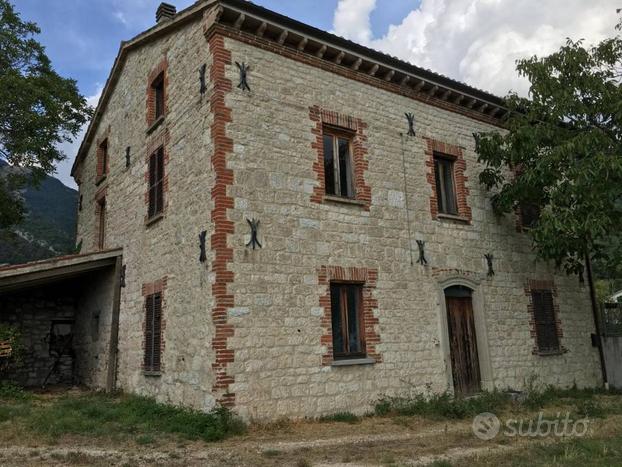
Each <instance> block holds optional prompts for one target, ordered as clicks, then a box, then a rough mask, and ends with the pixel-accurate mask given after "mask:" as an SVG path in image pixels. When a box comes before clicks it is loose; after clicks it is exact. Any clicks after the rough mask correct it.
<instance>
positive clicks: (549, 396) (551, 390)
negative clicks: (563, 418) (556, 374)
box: [374, 386, 622, 420]
mask: <svg viewBox="0 0 622 467" xmlns="http://www.w3.org/2000/svg"><path fill="white" fill-rule="evenodd" d="M615 394H619V392H618V391H606V390H604V389H593V388H592V389H578V388H576V387H572V388H569V389H559V388H555V387H552V386H550V387H546V388H544V389H541V390H536V389H529V390H528V391H526V392H525V394H524V397H522V398H521V399H520V400H518V401H512V399H511V397H510V396H509V395H508V394H507V393H505V392H501V391H484V392H482V393H481V394H478V395H477V396H473V397H468V398H460V397H453V395H451V394H450V393H443V394H433V395H430V396H424V395H415V396H412V397H384V398H382V399H380V400H379V401H378V402H377V404H376V406H375V410H374V411H375V414H376V415H380V416H386V415H392V416H396V415H397V416H413V415H419V416H423V417H427V418H432V419H450V420H452V419H453V420H457V419H465V418H470V417H473V416H475V415H477V414H480V413H482V412H491V413H500V412H503V411H504V410H507V409H510V408H511V409H515V410H539V409H542V408H544V407H547V406H553V405H559V404H569V403H570V404H572V403H574V404H575V412H576V415H579V416H580V417H588V418H603V417H604V415H605V408H603V407H602V405H601V404H600V403H599V402H598V401H597V400H595V399H594V398H595V396H598V395H615ZM607 412H614V413H622V406H618V407H608V408H607Z"/></svg>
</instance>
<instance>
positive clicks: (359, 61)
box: [351, 57, 363, 71]
mask: <svg viewBox="0 0 622 467" xmlns="http://www.w3.org/2000/svg"><path fill="white" fill-rule="evenodd" d="M361 63H363V59H362V58H360V57H359V58H357V59H356V62H354V63H353V64H352V66H351V68H352V69H353V70H354V71H357V70H358V69H359V68H360V67H361Z"/></svg>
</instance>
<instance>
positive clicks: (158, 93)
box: [153, 75, 164, 118]
mask: <svg viewBox="0 0 622 467" xmlns="http://www.w3.org/2000/svg"><path fill="white" fill-rule="evenodd" d="M153 92H154V94H155V96H154V97H155V118H158V117H161V116H162V115H164V76H162V75H160V76H159V77H158V78H157V79H156V80H155V81H154V83H153Z"/></svg>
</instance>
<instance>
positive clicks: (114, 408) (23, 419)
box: [0, 393, 245, 444]
mask: <svg viewBox="0 0 622 467" xmlns="http://www.w3.org/2000/svg"><path fill="white" fill-rule="evenodd" d="M3 421H4V422H6V421H10V422H11V423H18V424H20V425H21V426H23V427H24V428H25V429H26V430H28V431H29V432H32V433H36V434H40V435H44V436H46V437H47V438H48V439H50V440H56V439H58V438H59V437H61V436H63V435H82V436H88V437H124V436H126V437H132V438H135V440H136V442H137V443H139V444H150V443H152V442H154V441H155V438H154V437H155V436H157V435H159V434H174V435H178V436H180V437H182V438H185V439H190V440H197V439H202V440H204V441H218V440H221V439H223V438H225V437H228V436H231V435H235V434H239V433H242V432H243V431H244V430H245V425H244V424H243V423H242V422H241V421H240V420H239V419H238V418H237V417H235V416H234V415H233V414H232V413H231V412H229V411H228V410H226V409H217V410H214V411H213V412H210V413H203V412H200V411H197V410H192V409H188V408H182V407H174V406H171V405H166V404H160V403H157V402H156V401H155V400H153V399H150V398H147V397H140V396H133V395H106V394H99V393H92V394H87V395H78V396H76V395H66V396H63V397H60V398H58V399H52V400H49V401H45V403H37V404H33V403H27V404H24V402H23V401H21V400H15V399H14V400H13V402H8V403H4V404H2V406H0V422H3Z"/></svg>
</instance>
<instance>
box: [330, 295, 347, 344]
mask: <svg viewBox="0 0 622 467" xmlns="http://www.w3.org/2000/svg"><path fill="white" fill-rule="evenodd" d="M340 289H341V288H340V287H339V286H338V285H335V284H331V286H330V304H331V315H332V324H333V352H334V354H335V355H339V354H343V353H345V348H344V342H343V327H342V324H341V306H340Z"/></svg>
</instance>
